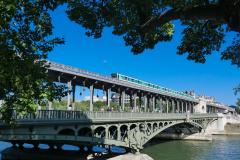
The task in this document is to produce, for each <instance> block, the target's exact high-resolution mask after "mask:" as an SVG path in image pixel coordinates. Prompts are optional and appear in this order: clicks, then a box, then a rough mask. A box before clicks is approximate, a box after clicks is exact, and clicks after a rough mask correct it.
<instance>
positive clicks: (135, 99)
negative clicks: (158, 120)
mask: <svg viewBox="0 0 240 160" xmlns="http://www.w3.org/2000/svg"><path fill="white" fill-rule="evenodd" d="M133 100H134V112H137V93H134V95H133Z"/></svg>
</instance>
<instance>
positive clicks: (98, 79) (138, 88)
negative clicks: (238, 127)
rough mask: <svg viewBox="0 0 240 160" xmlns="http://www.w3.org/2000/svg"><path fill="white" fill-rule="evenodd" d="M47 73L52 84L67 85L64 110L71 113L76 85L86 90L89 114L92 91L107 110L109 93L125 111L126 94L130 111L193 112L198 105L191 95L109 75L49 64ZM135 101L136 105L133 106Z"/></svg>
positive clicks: (91, 103) (91, 104)
mask: <svg viewBox="0 0 240 160" xmlns="http://www.w3.org/2000/svg"><path fill="white" fill-rule="evenodd" d="M49 65H50V67H49V69H48V74H49V77H50V78H52V79H53V80H54V81H56V82H60V83H67V85H68V109H69V110H74V106H75V90H76V86H82V87H85V88H87V89H89V92H90V103H89V111H90V112H92V111H93V95H94V90H95V89H100V90H103V91H104V92H105V93H106V97H107V102H106V104H107V106H108V107H110V101H111V100H110V99H111V98H110V95H111V93H112V92H114V93H117V94H119V107H120V108H119V110H121V111H124V110H125V98H126V95H128V96H129V97H130V106H131V108H132V110H133V111H134V112H141V111H143V112H147V111H148V112H152V111H154V110H155V109H156V106H158V107H159V108H160V110H161V112H163V113H177V112H181V113H185V112H187V111H190V112H191V113H193V112H194V111H193V109H194V108H193V107H194V106H195V105H196V104H198V100H196V99H195V98H194V97H193V96H191V95H189V94H185V93H183V92H181V93H180V92H177V91H173V90H169V89H166V88H163V89H156V88H153V87H148V86H143V85H138V84H135V83H131V82H129V81H126V80H119V79H116V78H112V77H109V76H104V75H100V74H97V73H93V72H89V71H85V70H81V69H79V68H74V67H71V66H66V65H63V64H58V63H54V62H49ZM137 100H138V101H139V105H137Z"/></svg>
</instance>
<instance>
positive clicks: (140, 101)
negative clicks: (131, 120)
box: [138, 94, 142, 112]
mask: <svg viewBox="0 0 240 160" xmlns="http://www.w3.org/2000/svg"><path fill="white" fill-rule="evenodd" d="M138 102H139V112H141V111H142V95H141V94H139V97H138Z"/></svg>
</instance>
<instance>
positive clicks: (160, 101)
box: [159, 97, 163, 113]
mask: <svg viewBox="0 0 240 160" xmlns="http://www.w3.org/2000/svg"><path fill="white" fill-rule="evenodd" d="M159 107H160V112H161V113H163V99H162V97H160V99H159Z"/></svg>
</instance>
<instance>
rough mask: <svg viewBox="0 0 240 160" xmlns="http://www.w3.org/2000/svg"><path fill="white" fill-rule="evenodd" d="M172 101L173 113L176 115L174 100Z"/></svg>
mask: <svg viewBox="0 0 240 160" xmlns="http://www.w3.org/2000/svg"><path fill="white" fill-rule="evenodd" d="M171 101H172V113H175V104H174V100H171Z"/></svg>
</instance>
